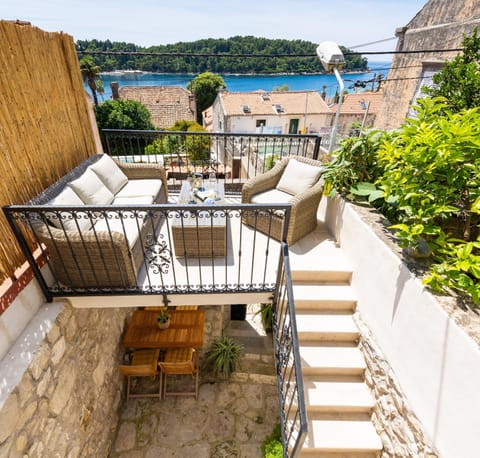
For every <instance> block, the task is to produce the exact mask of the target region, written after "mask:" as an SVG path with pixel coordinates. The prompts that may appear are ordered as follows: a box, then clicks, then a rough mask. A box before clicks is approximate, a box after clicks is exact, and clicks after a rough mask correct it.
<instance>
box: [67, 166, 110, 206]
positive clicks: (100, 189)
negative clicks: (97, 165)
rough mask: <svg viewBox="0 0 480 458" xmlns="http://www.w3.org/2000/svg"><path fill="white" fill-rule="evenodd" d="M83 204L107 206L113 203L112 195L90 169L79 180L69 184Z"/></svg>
mask: <svg viewBox="0 0 480 458" xmlns="http://www.w3.org/2000/svg"><path fill="white" fill-rule="evenodd" d="M69 186H70V187H71V188H72V189H73V190H74V191H75V192H76V193H77V194H78V196H79V197H80V199H82V201H83V203H84V204H87V205H109V204H111V203H112V202H113V194H112V193H111V192H110V190H109V189H108V188H107V187H106V186H105V185H104V184H103V181H102V180H100V178H98V176H97V175H96V174H95V172H94V171H93V170H91V169H87V170H85V172H84V173H83V174H82V175H80V177H79V178H77V179H76V180H73V181H71V182H70V183H69Z"/></svg>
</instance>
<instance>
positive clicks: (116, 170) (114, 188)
mask: <svg viewBox="0 0 480 458" xmlns="http://www.w3.org/2000/svg"><path fill="white" fill-rule="evenodd" d="M89 168H90V169H92V170H93V171H94V172H95V173H96V175H97V176H98V178H100V180H102V182H103V184H104V185H105V186H106V187H107V188H108V189H109V190H110V192H111V193H112V194H113V195H115V194H116V193H117V192H118V191H120V189H122V188H123V187H124V186H125V185H126V184H127V183H128V178H127V176H126V175H125V174H124V173H123V172H122V170H121V169H120V167H119V166H118V165H117V164H116V163H115V161H114V160H113V159H112V158H111V157H110V156H109V155H108V154H104V155H103V156H102V157H101V158H100V159H99V160H98V161H97V162H95V164H92V165H91V166H90V167H89Z"/></svg>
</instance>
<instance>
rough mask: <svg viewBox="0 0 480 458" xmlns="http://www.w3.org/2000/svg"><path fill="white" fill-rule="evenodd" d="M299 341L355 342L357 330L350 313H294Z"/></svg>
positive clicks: (357, 336) (357, 335)
mask: <svg viewBox="0 0 480 458" xmlns="http://www.w3.org/2000/svg"><path fill="white" fill-rule="evenodd" d="M296 321H297V332H298V338H299V340H300V342H303V341H309V342H312V341H318V342H322V341H323V342H325V341H328V342H356V341H357V340H358V338H359V335H360V333H359V330H358V328H357V325H356V324H355V322H354V320H353V316H352V315H339V314H321V313H311V312H310V313H307V312H305V313H303V312H302V311H300V312H299V313H296Z"/></svg>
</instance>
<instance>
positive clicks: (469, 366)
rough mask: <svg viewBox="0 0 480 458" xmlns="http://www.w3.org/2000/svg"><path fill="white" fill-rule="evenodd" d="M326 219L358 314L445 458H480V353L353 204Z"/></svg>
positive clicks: (333, 205)
mask: <svg viewBox="0 0 480 458" xmlns="http://www.w3.org/2000/svg"><path fill="white" fill-rule="evenodd" d="M321 214H322V218H323V219H324V220H325V221H326V223H327V225H328V226H329V229H330V230H331V232H332V234H334V235H335V236H336V238H337V241H338V242H339V243H340V246H341V247H342V249H343V250H345V252H346V254H347V256H348V257H349V258H350V261H351V263H352V265H353V269H354V275H353V278H352V286H353V287H354V288H355V291H356V293H357V296H358V311H359V313H360V315H361V317H362V319H363V320H364V321H365V322H366V323H367V325H368V326H369V328H370V329H371V331H372V332H373V334H374V336H375V339H376V341H377V342H378V344H379V346H380V347H381V349H382V351H383V352H384V354H385V356H386V358H387V359H388V361H389V363H390V365H391V367H392V369H393V371H394V372H395V374H396V376H397V377H398V380H399V381H400V384H401V386H402V389H403V390H404V392H405V394H406V396H407V398H408V400H409V402H410V404H411V406H412V408H413V410H414V411H415V413H416V414H417V416H418V418H419V419H420V421H421V422H422V424H423V426H424V428H425V431H426V433H427V434H428V435H429V436H430V438H431V439H432V440H433V442H434V444H435V446H436V447H437V448H438V450H439V452H440V454H441V456H442V457H449V458H450V457H451V458H460V457H461V458H474V457H478V456H479V450H478V449H479V446H478V435H479V431H480V427H479V424H480V391H479V387H480V349H479V348H478V346H477V345H476V344H475V342H474V341H473V340H472V339H471V338H470V337H469V336H468V335H467V334H466V333H465V332H464V331H463V330H462V329H461V328H460V327H459V326H458V325H457V324H455V322H454V321H453V320H451V319H450V318H449V316H448V315H447V313H446V312H445V311H444V309H443V308H442V307H441V306H440V304H438V302H437V301H436V300H435V298H434V297H433V296H432V295H431V294H430V293H429V292H428V291H427V290H426V289H425V288H424V286H423V285H422V284H421V282H420V281H419V280H417V279H416V278H414V276H413V275H412V274H411V273H410V272H409V271H408V269H407V268H406V267H405V266H404V265H403V264H402V262H401V261H400V259H399V257H398V256H397V255H396V254H395V253H393V252H392V251H391V250H390V249H389V248H388V246H387V245H386V244H385V243H384V242H383V241H381V240H380V238H379V237H378V236H377V235H375V234H374V233H373V231H372V230H371V229H370V228H369V226H368V225H367V224H366V223H365V222H364V221H363V220H362V219H361V217H360V216H359V214H358V213H357V212H356V211H355V210H354V208H353V206H351V205H350V204H345V203H344V202H343V201H339V200H330V199H325V200H324V201H322V205H321Z"/></svg>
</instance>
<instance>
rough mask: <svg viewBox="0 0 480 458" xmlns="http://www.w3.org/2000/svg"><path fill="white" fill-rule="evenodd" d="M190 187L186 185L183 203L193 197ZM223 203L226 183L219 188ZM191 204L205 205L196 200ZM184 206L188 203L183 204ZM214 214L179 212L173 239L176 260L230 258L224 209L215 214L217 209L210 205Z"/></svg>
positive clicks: (219, 185) (183, 189)
mask: <svg viewBox="0 0 480 458" xmlns="http://www.w3.org/2000/svg"><path fill="white" fill-rule="evenodd" d="M187 187H189V184H188V183H187V182H184V183H182V190H181V191H180V196H183V199H184V198H185V196H186V195H189V189H187ZM217 194H218V196H219V198H220V199H219V200H217V201H216V203H217V204H218V203H223V202H224V200H223V196H224V188H223V182H218V184H217ZM193 199H194V200H190V201H189V202H188V203H189V204H191V205H201V204H203V202H202V201H201V200H200V199H197V198H195V197H193ZM183 202H184V201H183ZM210 208H211V210H198V211H197V210H195V209H194V208H193V209H191V210H188V209H185V210H181V211H179V212H178V214H177V215H176V216H174V217H173V221H172V238H173V246H174V249H175V256H177V257H179V258H186V257H188V258H209V257H221V256H226V254H227V218H226V215H225V212H224V211H223V210H221V209H218V210H217V211H215V205H211V206H210V205H209V209H210Z"/></svg>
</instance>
